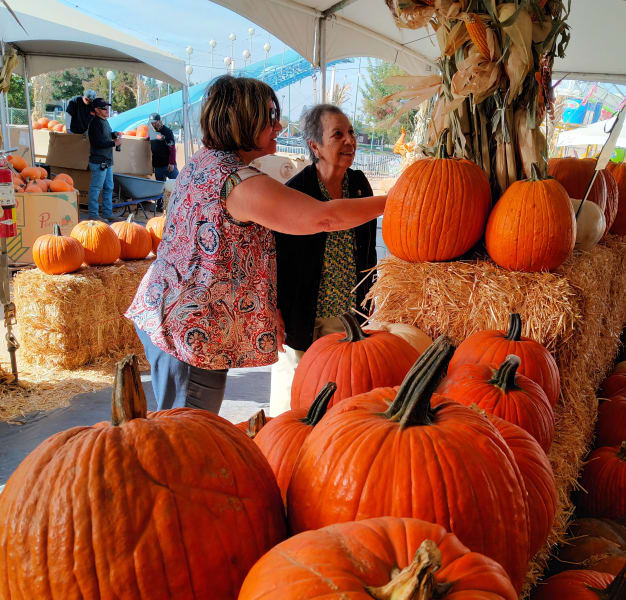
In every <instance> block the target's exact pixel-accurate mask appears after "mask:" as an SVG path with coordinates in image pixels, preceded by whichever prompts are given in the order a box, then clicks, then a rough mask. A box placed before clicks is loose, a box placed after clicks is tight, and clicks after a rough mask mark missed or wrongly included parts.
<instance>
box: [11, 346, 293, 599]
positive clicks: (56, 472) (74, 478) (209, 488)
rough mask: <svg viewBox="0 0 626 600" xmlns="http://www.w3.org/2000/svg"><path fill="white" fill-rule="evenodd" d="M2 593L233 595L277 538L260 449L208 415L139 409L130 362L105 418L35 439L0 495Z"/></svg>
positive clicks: (279, 530)
mask: <svg viewBox="0 0 626 600" xmlns="http://www.w3.org/2000/svg"><path fill="white" fill-rule="evenodd" d="M0 523H2V527H0V597H2V598H4V599H7V600H8V599H9V598H16V599H17V598H24V599H26V598H28V599H30V600H35V599H37V600H53V599H54V600H57V599H58V598H94V599H95V598H120V597H124V598H126V599H128V600H144V599H148V598H150V599H157V598H159V599H161V598H162V599H164V600H165V599H167V598H177V599H180V600H183V599H190V598H233V599H234V598H236V597H237V593H238V592H239V587H240V585H241V583H242V582H243V580H244V578H245V576H246V573H247V572H248V570H249V569H250V567H252V565H253V564H254V563H255V562H256V561H257V560H258V559H259V558H260V557H261V555H262V554H264V553H265V552H266V551H267V550H269V549H270V548H271V547H272V546H274V545H275V544H277V543H278V542H280V541H281V540H283V539H284V537H285V522H284V512H283V504H282V502H281V499H280V492H279V491H278V487H277V485H276V482H275V481H274V476H273V474H272V471H271V469H270V468H269V465H268V464H267V461H266V460H265V458H264V457H263V455H262V454H261V451H260V450H259V449H258V448H257V447H256V446H255V445H254V443H253V442H252V441H251V440H250V439H248V438H247V437H246V435H245V434H243V433H242V432H241V431H239V430H238V429H237V428H236V427H234V426H233V425H232V424H231V423H229V422H228V421H226V420H224V419H222V418H220V417H218V416H217V415H214V414H212V413H210V412H209V411H205V410H195V409H188V408H176V409H172V410H165V411H160V412H155V413H151V414H146V400H145V396H144V394H143V388H142V384H141V380H140V377H139V373H138V370H137V359H136V357H127V358H126V359H125V360H124V361H122V362H121V363H120V364H119V365H118V371H117V374H116V380H115V384H114V397H113V410H112V423H99V424H96V425H94V426H91V427H74V428H72V429H69V430H67V431H63V432H61V433H58V434H56V435H54V436H52V437H51V438H49V439H48V440H46V441H45V442H43V443H42V444H40V445H39V446H38V447H37V448H36V449H35V450H33V452H31V454H30V455H29V456H27V457H26V459H25V460H24V461H23V462H22V464H21V465H20V466H19V467H18V468H17V470H16V471H15V472H14V473H13V475H12V476H11V478H10V479H9V481H8V482H7V484H6V487H5V489H4V491H3V492H2V494H0Z"/></svg>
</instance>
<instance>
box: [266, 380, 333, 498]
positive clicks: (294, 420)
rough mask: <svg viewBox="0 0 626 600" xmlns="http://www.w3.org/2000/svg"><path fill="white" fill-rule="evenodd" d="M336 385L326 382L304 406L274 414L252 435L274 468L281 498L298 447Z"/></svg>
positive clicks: (285, 494)
mask: <svg viewBox="0 0 626 600" xmlns="http://www.w3.org/2000/svg"><path fill="white" fill-rule="evenodd" d="M336 389H337V384H336V383H333V382H328V383H327V384H326V385H325V386H324V387H323V388H322V390H321V391H320V393H319V394H318V395H317V398H315V400H314V401H313V404H311V407H310V408H309V409H308V410H307V409H306V408H292V409H291V410H288V411H287V412H284V413H282V414H281V415H278V416H277V417H274V418H273V419H272V421H271V423H268V424H267V425H266V426H265V427H263V428H262V429H261V430H260V431H259V432H258V434H257V435H256V436H255V437H254V443H255V444H256V445H257V446H258V447H259V448H260V449H261V452H263V456H265V458H266V459H267V462H268V463H269V465H270V467H271V468H272V471H273V472H274V476H275V477H276V483H278V487H279V488H280V494H281V496H282V498H283V502H285V501H286V499H287V488H288V487H289V481H290V480H291V472H292V471H293V465H294V463H295V462H296V458H297V457H298V453H299V452H300V448H301V447H302V444H303V443H304V440H306V438H307V437H308V436H309V434H310V433H311V431H313V428H314V427H315V426H316V425H317V424H318V423H319V422H320V420H321V419H322V417H323V416H324V415H325V414H326V409H327V408H328V403H329V402H330V399H331V398H332V396H333V394H334V393H335V390H336Z"/></svg>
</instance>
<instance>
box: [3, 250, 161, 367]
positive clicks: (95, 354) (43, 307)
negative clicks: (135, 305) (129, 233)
mask: <svg viewBox="0 0 626 600" xmlns="http://www.w3.org/2000/svg"><path fill="white" fill-rule="evenodd" d="M151 262H152V260H151V259H147V260H141V261H133V262H117V263H115V264H114V265H111V266H101V267H83V268H82V269H80V270H79V271H77V272H76V273H70V274H68V275H46V274H45V273H43V272H41V271H40V270H39V269H30V270H26V271H21V272H20V273H18V274H17V275H16V276H15V278H14V282H13V288H14V301H15V307H16V314H17V326H16V331H17V336H18V340H19V342H20V345H21V348H20V355H21V359H22V361H25V362H26V363H29V364H33V365H39V366H45V367H61V368H64V369H72V368H75V367H78V366H81V365H85V364H88V363H90V362H92V361H94V360H95V359H98V358H100V357H107V356H112V355H119V354H120V353H124V352H142V346H141V343H140V342H139V340H138V338H137V335H136V334H135V331H134V329H133V326H132V324H131V323H130V322H128V321H127V320H126V319H125V318H124V317H123V313H124V311H125V310H126V308H127V307H128V305H129V304H130V302H131V301H132V298H133V296H134V294H135V292H136V290H137V287H138V286H139V282H140V281H141V278H142V277H143V275H144V274H145V272H146V271H147V269H148V267H149V266H150V264H151Z"/></svg>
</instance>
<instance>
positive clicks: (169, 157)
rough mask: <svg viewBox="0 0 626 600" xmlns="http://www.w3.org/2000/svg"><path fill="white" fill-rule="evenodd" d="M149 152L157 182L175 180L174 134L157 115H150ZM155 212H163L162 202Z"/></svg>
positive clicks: (158, 203)
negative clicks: (150, 152) (150, 151)
mask: <svg viewBox="0 0 626 600" xmlns="http://www.w3.org/2000/svg"><path fill="white" fill-rule="evenodd" d="M150 125H151V127H150V150H152V168H153V169H154V178H155V179H156V180H157V181H165V180H166V179H176V178H177V177H178V167H177V166H176V142H175V140H174V134H173V133H172V130H171V129H170V128H169V127H166V126H165V125H164V124H163V121H162V120H161V115H160V114H159V113H152V114H151V115H150ZM156 208H157V210H163V200H162V199H161V200H159V201H158V202H157V207H156Z"/></svg>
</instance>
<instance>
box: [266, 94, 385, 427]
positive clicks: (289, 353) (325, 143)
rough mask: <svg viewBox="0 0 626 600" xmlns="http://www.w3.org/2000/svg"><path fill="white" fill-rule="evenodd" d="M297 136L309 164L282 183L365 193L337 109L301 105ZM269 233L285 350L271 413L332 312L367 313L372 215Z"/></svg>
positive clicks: (346, 125) (332, 320)
mask: <svg viewBox="0 0 626 600" xmlns="http://www.w3.org/2000/svg"><path fill="white" fill-rule="evenodd" d="M303 137H304V139H305V141H306V142H307V144H308V146H309V150H310V154H311V159H312V160H313V164H312V165H309V166H307V167H305V168H304V169H303V170H302V171H300V173H298V174H297V175H295V176H294V177H292V178H291V179H290V180H289V181H288V182H287V184H286V185H287V186H289V187H292V188H294V189H296V190H298V191H300V192H304V193H305V194H308V195H309V196H312V197H313V198H317V199H318V200H320V201H322V202H324V201H327V200H330V199H331V198H341V197H344V198H359V197H365V196H371V195H372V188H371V186H370V184H369V182H368V181H367V177H365V175H364V173H363V172H362V171H355V170H352V169H350V168H349V167H350V165H352V162H353V161H354V156H355V152H356V138H355V136H354V131H353V129H352V125H351V124H350V120H349V119H348V117H347V116H346V115H345V114H344V113H343V112H342V111H341V109H339V108H337V107H336V106H333V105H330V104H321V105H318V106H314V107H313V108H312V109H310V110H309V111H307V113H306V114H305V115H304V118H303ZM275 238H276V262H277V283H278V285H277V294H278V308H279V310H280V312H281V315H282V318H283V321H284V323H285V344H284V347H285V352H281V353H279V357H278V363H276V364H274V365H272V383H271V395H270V415H271V416H276V415H278V414H280V413H281V412H283V411H285V410H287V409H288V408H289V401H290V394H291V380H292V378H293V373H294V371H295V368H296V366H297V364H298V362H299V360H300V358H301V357H302V355H303V354H304V352H305V351H306V350H307V349H308V348H309V346H310V345H311V344H312V343H313V342H314V341H315V340H316V339H317V338H319V337H321V336H323V335H327V334H329V333H333V332H335V331H343V327H342V324H341V321H340V320H339V317H340V316H341V315H342V314H343V313H344V312H350V311H355V310H358V311H359V312H367V310H368V309H367V308H365V309H364V308H363V307H362V306H361V304H362V302H363V300H364V299H365V295H366V293H367V292H368V291H369V289H370V287H371V285H372V278H373V274H372V272H371V271H370V274H369V276H366V273H365V272H366V271H368V270H370V269H372V268H373V267H374V266H375V265H376V220H372V221H369V222H367V223H364V224H363V225H360V226H359V227H355V228H354V229H350V230H347V231H340V232H331V233H316V234H313V235H286V234H282V233H275ZM362 280H363V281H362ZM359 284H360V285H359ZM355 287H356V291H354V288H355ZM355 314H356V316H357V318H359V316H358V313H355ZM359 320H362V319H360V318H359Z"/></svg>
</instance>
